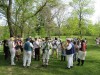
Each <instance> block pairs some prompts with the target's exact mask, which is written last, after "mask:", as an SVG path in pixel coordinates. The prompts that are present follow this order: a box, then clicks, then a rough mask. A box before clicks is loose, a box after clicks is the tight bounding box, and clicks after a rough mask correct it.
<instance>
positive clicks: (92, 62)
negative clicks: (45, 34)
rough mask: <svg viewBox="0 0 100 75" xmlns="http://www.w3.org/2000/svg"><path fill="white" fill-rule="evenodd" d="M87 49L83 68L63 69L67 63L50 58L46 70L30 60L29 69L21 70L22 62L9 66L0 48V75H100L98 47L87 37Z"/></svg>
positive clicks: (99, 51) (92, 39)
mask: <svg viewBox="0 0 100 75" xmlns="http://www.w3.org/2000/svg"><path fill="white" fill-rule="evenodd" d="M87 39H88V48H87V56H86V61H85V64H84V66H76V62H74V67H73V68H72V69H70V70H67V69H65V66H66V64H67V62H61V61H60V58H59V59H56V58H50V62H49V66H48V67H47V68H44V67H41V64H42V61H34V60H32V64H31V67H30V68H23V67H22V61H19V62H16V66H10V62H9V61H5V60H4V56H3V52H2V47H1V48H0V75H99V74H100V47H99V46H95V44H94V43H95V42H94V38H92V37H87Z"/></svg>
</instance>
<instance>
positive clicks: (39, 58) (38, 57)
mask: <svg viewBox="0 0 100 75" xmlns="http://www.w3.org/2000/svg"><path fill="white" fill-rule="evenodd" d="M39 60H40V48H38V61H39Z"/></svg>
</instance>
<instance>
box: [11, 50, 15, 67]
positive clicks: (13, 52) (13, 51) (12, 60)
mask: <svg viewBox="0 0 100 75" xmlns="http://www.w3.org/2000/svg"><path fill="white" fill-rule="evenodd" d="M14 58H15V49H12V50H11V65H15V63H14Z"/></svg>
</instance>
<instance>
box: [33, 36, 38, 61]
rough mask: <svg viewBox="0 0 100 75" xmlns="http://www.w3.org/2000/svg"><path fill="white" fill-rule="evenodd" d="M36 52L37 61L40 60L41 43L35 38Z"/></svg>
mask: <svg viewBox="0 0 100 75" xmlns="http://www.w3.org/2000/svg"><path fill="white" fill-rule="evenodd" d="M33 46H34V50H35V60H38V61H39V60H40V42H39V41H38V40H37V38H35V41H34V42H33Z"/></svg>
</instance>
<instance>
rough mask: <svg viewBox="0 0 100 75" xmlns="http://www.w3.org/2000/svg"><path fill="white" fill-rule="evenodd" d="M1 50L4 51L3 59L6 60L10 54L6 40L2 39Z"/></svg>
mask: <svg viewBox="0 0 100 75" xmlns="http://www.w3.org/2000/svg"><path fill="white" fill-rule="evenodd" d="M3 51H4V56H5V60H7V59H8V58H9V56H10V51H9V47H8V40H4V41H3Z"/></svg>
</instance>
